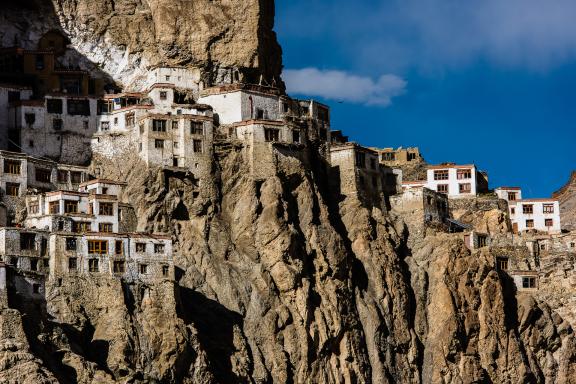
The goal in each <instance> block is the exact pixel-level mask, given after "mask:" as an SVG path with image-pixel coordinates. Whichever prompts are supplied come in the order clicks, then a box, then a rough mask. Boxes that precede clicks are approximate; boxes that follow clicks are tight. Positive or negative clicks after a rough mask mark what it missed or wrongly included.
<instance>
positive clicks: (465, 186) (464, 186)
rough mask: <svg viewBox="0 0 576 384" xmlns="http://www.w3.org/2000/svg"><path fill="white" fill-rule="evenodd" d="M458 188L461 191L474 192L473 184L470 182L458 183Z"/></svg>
mask: <svg viewBox="0 0 576 384" xmlns="http://www.w3.org/2000/svg"><path fill="white" fill-rule="evenodd" d="M458 190H459V192H460V193H470V192H472V184H470V183H463V184H458Z"/></svg>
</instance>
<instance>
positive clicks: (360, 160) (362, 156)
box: [356, 152, 366, 168]
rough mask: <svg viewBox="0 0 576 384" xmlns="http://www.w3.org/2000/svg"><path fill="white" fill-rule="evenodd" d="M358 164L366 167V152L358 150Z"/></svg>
mask: <svg viewBox="0 0 576 384" xmlns="http://www.w3.org/2000/svg"><path fill="white" fill-rule="evenodd" d="M356 166H357V167H360V168H364V167H366V154H364V153H362V152H356Z"/></svg>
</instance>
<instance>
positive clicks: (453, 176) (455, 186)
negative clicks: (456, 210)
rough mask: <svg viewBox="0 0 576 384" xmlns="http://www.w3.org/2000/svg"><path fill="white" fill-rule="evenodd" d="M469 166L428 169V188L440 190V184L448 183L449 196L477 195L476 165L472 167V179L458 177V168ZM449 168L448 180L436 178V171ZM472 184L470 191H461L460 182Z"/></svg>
mask: <svg viewBox="0 0 576 384" xmlns="http://www.w3.org/2000/svg"><path fill="white" fill-rule="evenodd" d="M463 169H468V168H454V167H446V168H439V169H428V170H427V172H426V179H427V181H426V188H428V189H431V190H433V191H437V190H438V185H439V184H448V197H469V196H476V172H477V170H476V167H470V169H471V170H472V172H471V178H470V179H458V177H457V172H458V170H463ZM442 170H448V180H434V172H435V171H442ZM465 183H466V184H470V193H460V187H459V185H460V184H465Z"/></svg>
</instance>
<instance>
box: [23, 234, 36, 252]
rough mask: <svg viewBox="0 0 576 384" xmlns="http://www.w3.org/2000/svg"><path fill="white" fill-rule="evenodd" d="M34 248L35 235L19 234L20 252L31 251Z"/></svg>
mask: <svg viewBox="0 0 576 384" xmlns="http://www.w3.org/2000/svg"><path fill="white" fill-rule="evenodd" d="M35 248H36V234H35V233H21V234H20V250H22V251H32V250H34V249H35Z"/></svg>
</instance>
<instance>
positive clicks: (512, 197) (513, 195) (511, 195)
mask: <svg viewBox="0 0 576 384" xmlns="http://www.w3.org/2000/svg"><path fill="white" fill-rule="evenodd" d="M517 199H518V194H517V193H516V192H508V201H516V200H517Z"/></svg>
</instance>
